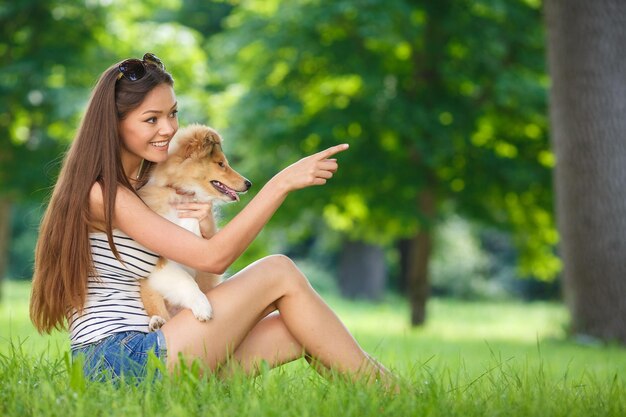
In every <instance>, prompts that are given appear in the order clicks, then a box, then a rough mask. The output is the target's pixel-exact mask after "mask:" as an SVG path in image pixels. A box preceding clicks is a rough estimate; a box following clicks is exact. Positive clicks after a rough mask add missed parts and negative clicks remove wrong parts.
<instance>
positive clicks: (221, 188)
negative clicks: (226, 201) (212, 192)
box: [211, 181, 239, 201]
mask: <svg viewBox="0 0 626 417" xmlns="http://www.w3.org/2000/svg"><path fill="white" fill-rule="evenodd" d="M211 185H213V187H215V189H216V190H217V191H219V192H220V193H222V194H224V195H226V196H228V197H229V198H230V199H231V200H232V201H239V195H238V194H237V191H235V190H233V189H232V188H230V187H229V186H227V185H224V184H222V183H221V182H219V181H211Z"/></svg>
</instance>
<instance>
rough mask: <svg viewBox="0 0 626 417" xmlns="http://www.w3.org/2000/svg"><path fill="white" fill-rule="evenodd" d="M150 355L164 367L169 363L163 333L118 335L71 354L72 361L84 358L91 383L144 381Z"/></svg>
mask: <svg viewBox="0 0 626 417" xmlns="http://www.w3.org/2000/svg"><path fill="white" fill-rule="evenodd" d="M150 352H153V353H154V356H156V358H158V359H160V361H161V362H162V363H163V364H164V363H165V362H166V361H167V348H166V345H165V336H163V332H162V331H161V330H157V331H156V332H151V333H142V332H136V331H129V332H121V333H115V334H112V335H111V336H108V337H106V338H104V339H102V340H99V341H97V342H95V343H92V344H89V345H87V346H83V347H81V348H78V349H75V350H72V358H73V359H74V360H76V359H77V357H78V356H79V355H82V357H83V360H84V364H83V371H84V373H85V376H86V377H88V378H89V379H91V380H99V381H103V380H107V379H119V378H127V377H129V378H133V379H139V380H141V379H143V378H144V377H145V376H146V368H147V364H148V359H149V357H150V355H149V354H150Z"/></svg>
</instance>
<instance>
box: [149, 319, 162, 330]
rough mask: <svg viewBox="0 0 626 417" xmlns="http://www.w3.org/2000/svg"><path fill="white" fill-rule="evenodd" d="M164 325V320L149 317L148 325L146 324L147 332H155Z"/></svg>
mask: <svg viewBox="0 0 626 417" xmlns="http://www.w3.org/2000/svg"><path fill="white" fill-rule="evenodd" d="M164 324H165V319H164V318H163V317H161V316H152V317H150V323H148V330H149V331H151V332H156V331H157V330H159V329H160V328H161V326H163V325H164Z"/></svg>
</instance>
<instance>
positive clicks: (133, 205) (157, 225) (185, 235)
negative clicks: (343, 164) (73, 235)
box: [91, 145, 348, 274]
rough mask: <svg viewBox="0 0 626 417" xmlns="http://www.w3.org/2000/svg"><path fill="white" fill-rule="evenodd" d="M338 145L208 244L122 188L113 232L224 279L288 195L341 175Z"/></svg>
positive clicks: (283, 177)
mask: <svg viewBox="0 0 626 417" xmlns="http://www.w3.org/2000/svg"><path fill="white" fill-rule="evenodd" d="M347 148H348V145H338V146H334V147H332V148H329V149H327V150H325V151H322V152H319V153H317V154H314V155H311V156H309V157H306V158H303V159H301V160H299V161H298V162H296V163H294V164H292V165H290V166H289V167H287V168H285V169H284V170H282V171H281V172H279V173H278V174H276V175H275V176H274V177H273V178H272V179H270V181H268V183H267V184H266V185H265V186H264V187H263V188H262V189H261V190H260V191H259V192H258V194H257V195H256V196H255V197H254V198H253V199H252V200H251V201H250V203H248V205H247V206H246V207H244V209H243V210H242V211H241V212H240V213H239V214H237V215H236V216H235V217H234V218H233V219H232V220H231V221H230V222H229V223H228V224H227V225H226V226H224V227H223V228H222V229H221V230H219V231H218V232H217V233H216V234H215V235H214V236H213V237H211V238H210V239H202V238H201V237H198V236H195V235H194V234H193V233H190V232H188V231H186V230H184V229H183V228H181V227H179V226H177V225H175V224H174V223H171V222H170V221H168V220H166V219H164V218H163V217H161V216H159V215H158V214H156V213H155V212H153V211H152V210H151V209H150V208H149V207H147V206H146V205H145V204H144V203H143V202H142V201H141V199H139V197H137V196H136V195H135V194H133V193H132V192H131V191H130V190H127V189H123V188H120V189H119V191H118V193H117V196H116V203H115V211H114V216H115V219H114V227H116V228H118V229H120V230H121V231H123V232H124V233H126V234H127V235H128V236H130V237H132V238H133V239H134V240H136V241H137V242H138V243H140V244H141V245H143V246H145V247H146V248H148V249H149V250H152V251H154V252H156V253H158V254H160V255H162V256H164V257H166V258H168V259H171V260H173V261H176V262H179V263H181V264H184V265H187V266H190V267H192V268H194V269H198V270H202V271H206V272H212V273H216V274H222V273H223V272H224V271H225V270H226V269H227V268H228V267H229V266H230V265H231V264H232V263H233V262H234V261H235V260H236V259H237V258H238V257H239V256H240V255H241V254H242V253H243V251H244V250H246V248H247V247H248V246H249V245H250V243H252V241H253V240H254V239H255V238H256V236H257V235H258V234H259V232H260V231H261V230H262V229H263V227H264V226H265V224H267V222H268V221H269V219H270V218H271V217H272V215H273V214H274V213H275V212H276V210H277V209H278V207H280V205H281V204H282V202H283V201H284V200H285V198H286V197H287V195H288V194H289V193H290V192H291V191H294V190H298V189H301V188H306V187H309V186H312V185H323V184H325V183H326V181H327V180H328V179H330V178H332V176H333V174H334V173H335V172H336V170H337V161H336V160H334V159H328V158H329V157H330V156H332V155H334V154H336V153H338V152H341V151H344V150H346V149H347ZM91 201H92V212H95V213H96V214H97V213H98V212H99V213H102V195H101V190H100V187H99V186H97V185H95V186H94V189H93V190H92V198H91Z"/></svg>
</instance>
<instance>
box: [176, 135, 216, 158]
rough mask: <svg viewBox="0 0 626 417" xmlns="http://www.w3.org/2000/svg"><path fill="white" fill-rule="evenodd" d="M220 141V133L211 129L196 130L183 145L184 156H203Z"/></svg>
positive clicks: (208, 153)
mask: <svg viewBox="0 0 626 417" xmlns="http://www.w3.org/2000/svg"><path fill="white" fill-rule="evenodd" d="M221 142H222V140H221V138H220V135H218V134H217V132H215V131H214V130H212V129H207V130H203V131H197V132H195V134H194V135H193V136H192V138H191V139H190V140H189V141H188V142H187V144H186V146H185V158H205V157H207V156H208V155H211V153H212V152H213V148H214V147H215V145H219V144H220V143H221Z"/></svg>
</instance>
